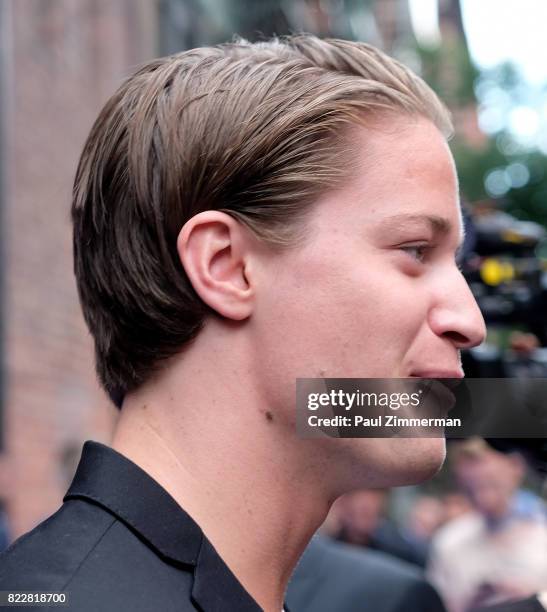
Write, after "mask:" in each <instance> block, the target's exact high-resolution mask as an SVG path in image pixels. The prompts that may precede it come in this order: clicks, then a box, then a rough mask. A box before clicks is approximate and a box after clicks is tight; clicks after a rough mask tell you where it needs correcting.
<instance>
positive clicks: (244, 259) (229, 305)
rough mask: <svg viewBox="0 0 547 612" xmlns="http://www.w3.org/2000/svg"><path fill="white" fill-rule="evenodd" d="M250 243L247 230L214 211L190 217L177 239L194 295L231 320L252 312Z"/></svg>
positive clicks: (238, 223) (233, 220)
mask: <svg viewBox="0 0 547 612" xmlns="http://www.w3.org/2000/svg"><path fill="white" fill-rule="evenodd" d="M251 244H252V239H251V236H250V230H248V229H247V228H246V227H245V226H244V225H243V224H241V223H240V222H238V221H236V220H235V219H233V218H232V217H230V215H227V214H226V213H223V212H220V211H217V210H207V211H204V212H201V213H199V214H197V215H195V216H193V217H192V218H191V219H189V220H188V221H187V222H186V223H185V224H184V226H183V228H182V229H181V231H180V233H179V236H178V239H177V251H178V254H179V257H180V260H181V262H182V265H183V266H184V270H185V271H186V274H187V276H188V279H189V280H190V282H191V283H192V285H193V287H194V289H195V290H196V292H197V294H198V295H199V296H200V298H201V299H202V300H203V301H204V302H205V303H206V304H207V305H208V306H210V307H211V308H212V309H213V310H215V311H216V312H218V314H220V315H222V316H223V317H226V318H228V319H232V320H234V321H241V320H243V319H246V318H247V317H249V316H250V314H251V312H252V309H253V303H254V287H253V286H252V285H251V282H250V278H249V271H250V260H251V252H250V251H251Z"/></svg>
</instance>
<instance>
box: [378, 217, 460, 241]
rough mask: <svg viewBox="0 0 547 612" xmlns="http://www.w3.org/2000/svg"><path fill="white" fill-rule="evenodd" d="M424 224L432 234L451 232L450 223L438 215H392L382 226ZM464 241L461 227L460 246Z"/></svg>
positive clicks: (384, 220)
mask: <svg viewBox="0 0 547 612" xmlns="http://www.w3.org/2000/svg"><path fill="white" fill-rule="evenodd" d="M409 223H410V224H424V223H425V224H426V225H428V226H429V227H430V228H431V231H432V232H433V234H442V235H447V234H449V233H450V232H451V231H452V223H450V221H449V220H448V219H445V218H444V217H439V216H438V215H412V214H401V215H393V216H391V217H387V218H385V219H383V221H382V225H389V226H391V227H395V226H398V225H399V226H402V227H404V226H406V225H407V224H409ZM464 239H465V227H464V226H463V225H462V236H461V241H460V245H461V244H462V243H463V241H464Z"/></svg>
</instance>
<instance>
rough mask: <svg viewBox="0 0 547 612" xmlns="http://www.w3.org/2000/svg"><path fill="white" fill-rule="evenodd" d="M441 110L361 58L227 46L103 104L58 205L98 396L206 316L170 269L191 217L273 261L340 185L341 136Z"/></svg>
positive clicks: (139, 81)
mask: <svg viewBox="0 0 547 612" xmlns="http://www.w3.org/2000/svg"><path fill="white" fill-rule="evenodd" d="M389 112H394V113H396V114H398V115H403V116H407V117H409V118H410V117H412V116H422V117H426V118H428V119H429V120H431V121H432V122H433V123H434V124H435V125H436V126H437V127H438V128H439V130H440V131H441V132H442V133H443V134H444V135H445V136H448V135H449V134H450V132H451V129H452V127H451V123H450V118H449V115H448V112H447V110H446V108H445V107H444V106H443V105H442V103H441V102H440V101H439V99H438V98H437V96H436V95H435V94H434V93H433V91H432V90H431V89H430V88H429V87H428V86H427V85H426V84H425V83H424V82H423V81H422V80H421V79H420V78H419V77H418V76H416V75H415V74H414V73H413V72H412V71H411V70H409V69H408V68H406V67H405V66H403V65H402V64H400V63H399V62H397V61H396V60H394V59H391V58H389V57H388V56H387V55H385V54H384V53H382V52H381V51H379V50H378V49H375V48H374V47H372V46H370V45H367V44H364V43H357V42H349V41H344V40H320V39H318V38H316V37H314V36H309V35H299V36H289V37H286V38H281V39H274V40H271V41H267V42H261V43H255V44H250V43H248V42H246V41H244V40H238V41H235V42H233V43H230V44H225V45H220V46H217V47H207V48H200V49H192V50H189V51H185V52H183V53H178V54H176V55H172V56H169V57H164V58H160V59H157V60H154V61H152V62H150V63H148V64H147V65H145V66H144V67H142V68H141V69H140V70H139V71H138V72H137V73H136V74H134V75H133V76H131V77H130V78H129V79H127V80H126V81H125V83H123V85H122V86H121V87H120V88H119V90H118V91H117V92H116V93H115V94H114V95H113V96H112V98H111V99H110V100H109V101H108V102H107V104H106V105H105V107H104V108H103V110H102V112H101V113H100V115H99V117H98V119H97V121H96V122H95V124H94V126H93V128H92V130H91V133H90V135H89V138H88V140H87V142H86V144H85V147H84V150H83V153H82V156H81V159H80V163H79V166H78V170H77V174H76V179H75V185H74V198H73V205H72V218H73V223H74V269H75V274H76V280H77V284H78V290H79V294H80V300H81V304H82V308H83V312H84V316H85V319H86V322H87V324H88V326H89V329H90V331H91V334H92V335H93V337H94V340H95V352H96V366H97V372H98V375H99V378H100V380H101V382H102V384H103V386H104V387H105V389H106V390H107V392H108V393H109V394H110V395H111V396H112V397H115V396H119V395H120V394H123V393H125V392H127V391H130V390H132V389H134V388H136V387H138V386H139V385H140V384H142V383H143V382H144V381H145V380H146V378H147V377H148V376H149V374H150V372H151V371H152V370H153V368H154V367H156V366H157V365H159V363H160V362H161V360H162V359H164V358H166V357H169V356H171V355H173V354H174V353H176V352H178V351H180V350H181V348H182V347H183V346H184V345H185V344H186V343H187V342H189V341H190V340H191V339H192V338H194V337H195V336H196V334H197V333H198V331H199V329H200V328H201V327H202V325H203V322H204V319H205V316H206V315H207V313H208V308H207V307H206V306H205V305H204V303H203V302H202V301H201V300H200V299H199V297H198V296H197V294H196V293H195V291H194V290H193V287H192V285H191V284H190V282H189V281H188V279H187V277H186V275H185V273H184V270H183V268H182V266H181V264H180V262H179V259H178V255H177V251H176V238H177V235H178V233H179V231H180V229H181V228H182V226H183V225H184V223H185V222H186V221H187V220H188V219H189V218H190V217H192V216H193V215H195V214H196V213H198V212H200V211H203V210H207V209H217V210H223V211H225V212H227V213H228V214H230V215H232V216H234V217H235V218H237V219H238V220H240V221H241V222H243V223H245V224H246V225H247V226H248V227H249V228H251V229H252V230H253V231H254V232H255V234H256V235H257V236H259V237H260V238H262V239H264V240H266V241H268V242H269V243H271V244H275V245H279V246H280V247H283V246H285V247H287V246H291V245H293V244H294V243H295V240H297V239H298V237H299V236H301V233H300V232H299V230H301V229H302V228H303V227H304V223H303V222H304V220H305V217H306V213H307V212H308V211H309V210H310V209H311V207H312V204H313V202H314V201H315V200H316V199H317V197H318V195H319V194H320V193H321V192H323V191H324V190H325V189H329V188H334V187H336V186H337V185H339V184H340V182H341V181H342V180H343V179H344V178H345V177H347V175H348V171H349V170H348V169H349V168H350V167H351V164H349V163H348V162H349V161H350V158H351V155H350V152H351V140H350V139H349V137H348V134H347V127H348V126H349V125H351V124H354V123H355V122H362V121H364V120H366V118H367V117H373V116H377V115H378V114H381V113H389Z"/></svg>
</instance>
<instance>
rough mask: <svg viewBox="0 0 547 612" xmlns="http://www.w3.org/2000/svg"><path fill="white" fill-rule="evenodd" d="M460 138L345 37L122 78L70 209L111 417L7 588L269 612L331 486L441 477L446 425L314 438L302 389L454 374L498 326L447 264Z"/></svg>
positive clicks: (9, 565) (400, 76)
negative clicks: (428, 430) (113, 408)
mask: <svg viewBox="0 0 547 612" xmlns="http://www.w3.org/2000/svg"><path fill="white" fill-rule="evenodd" d="M450 132H451V124H450V120H449V117H448V115H447V112H446V109H445V108H444V107H443V105H442V104H441V103H440V101H439V100H438V98H437V97H436V95H435V94H434V93H433V92H432V90H430V88H429V87H428V86H427V85H425V83H424V82H423V81H422V80H421V79H419V78H418V77H417V76H415V75H414V74H413V73H412V72H411V71H410V70H409V69H407V68H406V67H404V66H403V65H401V64H400V63H398V62H396V61H395V60H392V59H390V58H389V57H387V56H386V55H385V54H383V53H381V52H379V51H378V50H376V49H375V48H373V47H371V46H369V45H366V44H363V43H353V42H347V41H342V40H325V41H322V40H320V39H317V38H315V37H313V36H295V37H289V38H288V39H286V40H274V41H270V42H262V43H258V44H249V43H247V42H245V41H239V42H234V43H232V44H228V45H223V46H220V47H215V48H201V49H194V50H190V51H187V52H184V53H180V54H176V55H173V56H170V57H166V58H160V59H158V60H154V61H152V62H150V63H148V64H147V65H145V66H144V67H142V68H141V69H140V70H139V71H138V72H137V73H136V74H135V75H133V76H132V77H130V78H129V79H128V80H127V81H126V82H125V83H124V84H123V85H122V86H121V88H120V89H119V90H118V91H117V92H116V93H115V94H114V95H113V96H112V98H111V99H110V100H109V101H108V102H107V104H106V105H105V107H104V109H103V110H102V112H101V114H100V116H99V118H98V119H97V121H96V123H95V125H94V127H93V129H92V131H91V134H90V136H89V138H88V141H87V143H86V145H85V147H84V151H83V154H82V157H81V160H80V164H79V167H78V170H77V175H76V181H75V187H74V200H73V207H72V218H73V223H74V257H75V262H74V266H75V273H76V280H77V284H78V289H79V294H80V299H81V303H82V308H83V312H84V316H85V319H86V322H87V324H88V327H89V329H90V332H91V334H92V336H93V339H94V342H95V353H96V367H97V372H98V375H99V379H100V381H101V383H102V385H103V387H104V389H105V390H106V392H107V393H108V394H109V395H110V396H111V397H112V399H113V400H114V401H115V402H116V403H117V405H118V406H119V407H120V410H121V411H120V418H119V420H118V422H117V426H116V430H115V433H114V437H113V440H112V443H111V446H106V445H102V444H98V443H96V442H93V441H88V442H86V443H85V445H84V449H83V453H82V457H81V459H80V463H79V465H78V469H77V472H76V475H75V477H74V480H73V482H72V484H71V486H70V488H69V490H68V492H67V494H66V495H65V497H64V504H63V506H62V507H61V508H60V509H59V510H58V512H56V513H55V514H54V515H53V516H52V517H50V518H49V519H48V520H47V521H45V522H43V523H41V524H40V525H38V527H36V528H35V529H34V530H33V531H31V532H30V533H28V534H26V535H25V536H23V537H22V538H20V539H19V540H18V541H16V542H15V544H14V545H12V546H11V547H10V548H9V549H8V551H6V552H5V553H4V554H3V555H2V557H1V559H0V589H2V590H35V591H36V590H42V591H43V590H47V591H48V592H50V591H61V590H66V591H67V592H68V593H69V607H70V609H74V610H78V611H79V612H86V611H93V612H97V611H99V610H100V611H107V610H112V611H114V610H116V611H118V610H122V609H131V610H134V611H138V610H141V611H143V612H144V611H149V610H163V611H168V610H178V611H180V610H193V609H196V608H198V609H200V610H207V611H209V610H219V611H220V610H222V611H223V612H224V611H229V610H234V611H237V612H245V611H249V612H251V611H255V612H256V611H257V610H259V609H264V610H266V611H267V612H279V610H281V608H282V606H283V596H284V592H285V589H286V586H287V582H288V580H289V577H290V575H291V573H292V571H293V569H294V567H295V565H296V562H297V560H298V558H299V557H300V555H301V554H302V552H303V551H304V549H305V548H306V546H307V544H308V542H309V540H310V538H311V537H312V535H313V533H314V532H315V531H316V530H317V528H318V527H319V525H321V523H322V522H323V520H324V519H325V516H326V515H327V513H328V510H329V507H330V506H331V504H332V502H333V501H334V500H335V499H336V498H337V497H339V496H340V495H342V494H344V493H347V492H350V491H353V490H356V489H362V488H385V487H388V486H397V485H404V484H411V483H416V482H419V481H422V480H424V479H426V478H428V477H431V476H432V475H433V474H435V473H436V472H437V471H438V469H439V467H440V466H441V464H442V462H443V461H444V457H445V440H444V439H443V438H415V439H412V438H406V439H393V438H392V439H388V438H376V439H373V438H369V439H333V438H328V437H327V438H318V439H316V440H302V439H300V438H299V437H298V435H297V433H296V427H295V420H296V417H295V393H294V380H295V378H297V377H310V376H315V377H330V378H334V377H377V378H378V377H380V378H388V377H394V378H400V377H403V378H404V377H410V376H414V377H426V378H435V377H438V378H442V377H461V376H463V372H462V369H461V363H460V351H461V350H462V349H465V348H469V347H472V346H475V345H477V344H479V343H480V342H481V341H482V340H483V338H484V321H483V318H482V315H481V313H480V311H479V309H478V307H477V304H476V302H475V300H474V298H473V296H472V294H471V292H470V290H469V287H468V286H467V284H466V282H465V279H464V278H463V276H462V274H461V272H460V271H459V269H458V267H457V264H456V253H457V251H458V248H459V245H460V244H461V242H462V221H461V212H460V206H459V197H458V183H457V177H456V173H455V168H454V163H453V159H452V155H451V153H450V150H449V148H448V146H447V143H446V137H447V136H448V135H449V134H450ZM403 304H404V308H402V307H401V306H402V305H403ZM408 605H409V608H412V602H411V601H409V602H408Z"/></svg>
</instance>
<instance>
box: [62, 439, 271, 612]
mask: <svg viewBox="0 0 547 612" xmlns="http://www.w3.org/2000/svg"><path fill="white" fill-rule="evenodd" d="M69 499H85V500H87V501H91V502H92V503H95V504H97V505H99V506H102V507H103V508H104V509H105V510H107V511H108V512H110V513H111V514H113V515H115V516H116V517H117V518H118V519H119V520H120V521H122V522H123V523H125V524H126V525H127V526H128V527H130V528H131V529H132V530H133V531H134V532H136V533H137V534H138V535H139V536H140V537H141V538H143V539H144V540H145V541H146V542H147V543H148V545H149V546H150V547H151V548H153V549H154V550H155V551H156V552H157V553H159V554H160V555H162V556H163V557H164V558H166V559H168V560H170V561H174V562H176V563H182V564H185V565H191V566H194V567H195V570H194V575H195V579H194V586H193V591H192V597H193V598H194V599H195V601H197V602H199V603H200V605H201V606H202V608H203V609H204V610H207V611H209V610H219V611H220V610H226V609H227V608H226V607H225V606H226V602H230V608H232V604H233V609H237V610H238V611H241V612H258V611H259V610H260V609H261V608H260V607H259V606H258V604H257V603H256V602H255V601H254V599H253V598H252V597H251V596H250V595H249V594H248V593H247V591H246V590H245V589H244V588H243V586H242V585H241V583H240V582H239V581H238V580H237V578H236V577H235V576H234V574H233V573H232V572H231V571H230V569H229V568H228V566H227V565H226V564H225V563H224V561H223V560H222V559H221V557H220V556H219V555H218V553H217V552H216V550H215V549H214V547H213V546H212V544H211V543H210V542H209V541H208V540H207V538H206V537H205V536H204V534H203V532H202V530H201V528H200V527H199V525H198V524H197V523H196V522H195V521H194V520H193V519H192V518H191V517H190V516H189V515H188V514H187V513H186V512H185V511H184V510H183V509H182V508H181V507H180V506H179V505H178V504H177V502H176V501H175V500H174V499H173V498H172V497H171V495H169V493H167V491H166V490H165V489H164V488H163V487H162V486H160V485H159V484H158V483H157V482H156V481H155V480H154V479H153V478H152V477H151V476H149V475H148V474H147V473H146V472H145V471H144V470H143V469H142V468H140V467H139V466H138V465H136V464H135V463H133V462H132V461H130V460H129V459H127V457H124V456H123V455H122V454H120V453H118V452H117V451H115V450H114V449H112V448H110V447H108V446H105V445H104V444H100V443H99V442H93V441H91V440H88V441H87V442H86V443H85V444H84V447H83V451H82V457H81V459H80V463H79V464H78V468H77V470H76V474H75V476H74V480H73V481H72V484H71V485H70V487H69V489H68V491H67V493H66V495H65V497H64V498H63V501H67V500H69ZM212 585H213V586H214V588H211V586H212ZM223 606H224V607H223Z"/></svg>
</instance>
